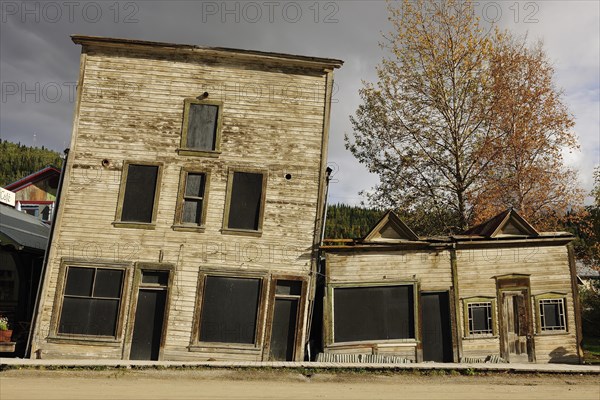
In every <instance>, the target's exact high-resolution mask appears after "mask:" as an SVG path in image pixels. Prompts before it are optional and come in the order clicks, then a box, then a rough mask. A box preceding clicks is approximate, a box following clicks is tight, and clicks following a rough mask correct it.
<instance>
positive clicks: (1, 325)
mask: <svg viewBox="0 0 600 400" xmlns="http://www.w3.org/2000/svg"><path fill="white" fill-rule="evenodd" d="M12 333H13V331H12V329H9V324H8V317H5V316H3V315H1V316H0V342H10V338H11V336H12Z"/></svg>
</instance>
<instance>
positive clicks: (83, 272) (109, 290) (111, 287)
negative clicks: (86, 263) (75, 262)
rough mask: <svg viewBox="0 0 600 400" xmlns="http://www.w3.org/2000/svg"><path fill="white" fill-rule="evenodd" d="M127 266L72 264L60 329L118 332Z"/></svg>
mask: <svg viewBox="0 0 600 400" xmlns="http://www.w3.org/2000/svg"><path fill="white" fill-rule="evenodd" d="M122 286H123V270H119V269H105V268H83V267H69V268H68V269H67V278H66V284H65V292H64V298H63V305H62V312H61V316H60V322H59V326H58V333H61V334H75V335H92V336H115V335H116V327H117V320H118V316H119V306H120V303H121V291H122Z"/></svg>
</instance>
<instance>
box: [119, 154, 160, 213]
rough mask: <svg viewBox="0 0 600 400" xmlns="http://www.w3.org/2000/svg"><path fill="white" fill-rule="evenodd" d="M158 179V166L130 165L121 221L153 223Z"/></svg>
mask: <svg viewBox="0 0 600 400" xmlns="http://www.w3.org/2000/svg"><path fill="white" fill-rule="evenodd" d="M157 179H158V166H156V165H134V164H129V165H128V167H127V182H126V184H125V194H124V195H123V209H122V212H121V221H123V222H146V223H151V222H152V216H153V213H154V197H155V195H156V182H157Z"/></svg>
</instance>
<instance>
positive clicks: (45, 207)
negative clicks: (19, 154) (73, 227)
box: [5, 166, 60, 222]
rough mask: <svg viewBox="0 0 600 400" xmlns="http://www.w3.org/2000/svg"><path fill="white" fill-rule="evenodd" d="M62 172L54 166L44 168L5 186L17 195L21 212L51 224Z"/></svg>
mask: <svg viewBox="0 0 600 400" xmlns="http://www.w3.org/2000/svg"><path fill="white" fill-rule="evenodd" d="M59 179H60V171H59V170H58V169H57V168H55V167H52V166H48V167H45V168H42V169H41V170H39V171H36V172H34V173H32V174H30V175H27V176H26V177H24V178H21V179H19V180H18V181H16V182H13V183H10V184H8V185H6V186H5V189H7V190H10V191H11V192H14V193H15V199H16V201H17V202H18V204H19V206H18V207H19V208H20V209H21V211H25V212H26V213H27V214H29V215H33V216H35V217H38V218H39V219H41V220H42V221H44V222H50V221H51V220H52V215H53V213H54V204H55V202H56V192H57V190H58V183H59Z"/></svg>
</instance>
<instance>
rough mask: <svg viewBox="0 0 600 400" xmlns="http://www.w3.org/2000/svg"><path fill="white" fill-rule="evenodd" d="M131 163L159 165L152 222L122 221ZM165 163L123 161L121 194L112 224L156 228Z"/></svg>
mask: <svg viewBox="0 0 600 400" xmlns="http://www.w3.org/2000/svg"><path fill="white" fill-rule="evenodd" d="M130 165H142V166H151V167H158V172H157V174H156V187H155V189H154V203H153V206H152V219H151V221H150V222H129V221H122V219H121V218H122V215H123V202H124V200H125V190H126V189H127V177H128V175H129V166H130ZM163 168H164V164H163V163H161V162H150V161H130V160H127V161H123V168H122V171H121V183H120V184H119V195H118V199H117V210H116V213H115V221H114V222H113V223H112V225H113V226H114V227H115V228H134V229H155V227H156V217H157V215H158V205H159V199H160V187H161V182H162V174H163Z"/></svg>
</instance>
